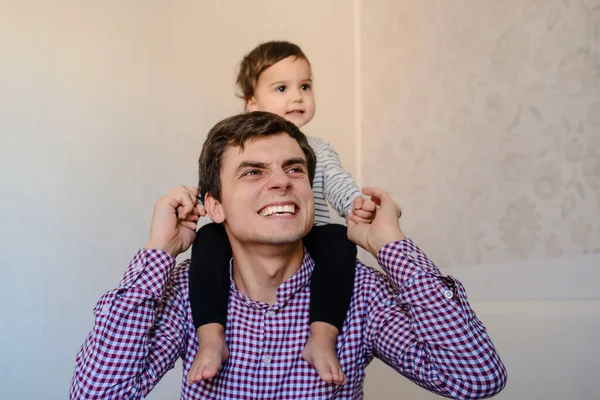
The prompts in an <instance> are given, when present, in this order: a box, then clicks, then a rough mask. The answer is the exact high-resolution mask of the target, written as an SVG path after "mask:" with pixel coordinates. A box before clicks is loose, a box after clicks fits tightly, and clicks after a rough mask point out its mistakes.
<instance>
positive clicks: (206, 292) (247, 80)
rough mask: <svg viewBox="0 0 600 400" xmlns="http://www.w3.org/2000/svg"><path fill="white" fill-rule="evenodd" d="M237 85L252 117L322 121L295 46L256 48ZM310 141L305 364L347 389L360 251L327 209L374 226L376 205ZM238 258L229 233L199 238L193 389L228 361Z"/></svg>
mask: <svg viewBox="0 0 600 400" xmlns="http://www.w3.org/2000/svg"><path fill="white" fill-rule="evenodd" d="M237 84H238V85H239V87H240V89H241V92H242V96H243V98H244V101H245V103H246V111H247V112H252V111H268V112H272V113H274V114H278V115H280V116H282V117H284V118H286V119H287V120H289V121H290V122H293V123H294V124H295V125H296V126H297V127H299V128H301V127H302V126H304V125H306V124H307V123H309V122H310V121H311V120H312V118H313V116H314V114H315V101H314V94H313V91H312V73H311V67H310V63H309V61H308V59H307V58H306V56H305V55H304V53H303V52H302V50H301V49H300V48H299V47H298V46H296V45H294V44H292V43H289V42H267V43H263V44H261V45H259V46H258V47H256V48H255V49H254V50H252V51H251V52H250V53H248V55H246V56H245V57H244V59H243V60H242V62H241V65H240V71H239V74H238V78H237ZM308 140H309V143H310V145H311V147H312V148H313V150H314V152H315V155H316V157H317V167H316V171H315V178H314V181H313V192H314V198H315V226H314V227H313V229H312V230H311V232H310V233H309V234H308V235H307V236H306V237H305V238H304V240H303V242H304V246H305V247H306V249H307V250H308V253H309V254H310V255H311V257H312V258H313V260H314V261H315V266H314V271H313V274H312V278H311V301H310V324H311V325H310V336H309V339H308V342H307V343H306V345H305V348H304V351H303V354H302V356H303V358H304V359H305V360H306V361H308V362H309V363H310V364H311V365H313V366H314V367H315V368H316V369H317V372H318V373H319V375H320V376H321V378H322V379H323V380H325V381H327V382H334V383H336V384H345V383H346V377H345V375H344V373H343V371H342V369H341V367H340V364H339V360H338V358H337V355H336V352H335V343H336V339H337V336H338V334H339V332H340V331H341V329H342V326H343V323H344V320H345V317H346V313H347V311H348V307H349V306H350V299H351V297H352V291H353V288H354V272H355V271H354V267H355V261H356V246H355V245H354V244H353V243H352V242H350V241H349V240H348V239H347V236H346V228H345V227H344V226H342V225H334V224H329V211H328V207H327V202H329V203H330V204H331V205H332V206H333V208H335V209H336V211H337V212H338V213H339V214H340V215H341V216H343V217H348V216H349V215H350V214H351V213H352V214H354V217H356V218H358V219H359V220H361V221H364V222H370V221H371V220H372V219H373V217H374V212H375V209H376V205H375V204H374V203H373V202H372V201H370V200H365V199H363V198H362V197H361V194H360V191H359V189H358V187H357V186H356V184H355V183H354V181H353V180H352V177H351V176H350V174H349V173H348V172H347V171H346V170H344V169H343V168H342V166H341V164H340V160H339V157H338V155H337V153H336V152H335V150H334V149H333V148H332V147H331V146H330V145H329V144H328V143H326V142H324V141H322V140H320V139H316V138H308ZM200 200H202V199H200ZM331 248H335V249H336V252H335V257H334V256H333V254H330V253H329V249H331ZM340 254H343V256H342V257H340ZM231 257H232V253H231V248H230V246H229V241H228V239H227V235H226V233H225V229H224V228H223V226H222V225H220V224H208V225H205V226H204V227H202V228H201V229H200V230H199V231H198V234H197V236H196V241H195V242H194V246H193V248H192V261H191V265H190V280H189V284H190V303H191V308H192V316H193V319H194V326H195V327H196V329H197V332H198V339H199V349H198V353H197V354H196V357H195V359H194V362H193V364H192V367H191V368H190V372H189V373H188V378H187V379H188V381H189V382H197V381H198V380H200V379H210V378H212V377H214V376H215V375H216V374H217V372H218V370H219V369H220V367H221V364H222V363H223V362H224V361H225V360H226V359H227V358H228V357H229V350H228V348H227V344H226V340H225V328H224V327H225V325H226V318H227V306H228V299H229V288H230V284H231V279H230V270H229V262H230V260H231Z"/></svg>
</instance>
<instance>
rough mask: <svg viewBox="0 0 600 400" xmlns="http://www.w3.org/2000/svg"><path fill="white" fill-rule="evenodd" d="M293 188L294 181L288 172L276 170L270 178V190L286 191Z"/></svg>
mask: <svg viewBox="0 0 600 400" xmlns="http://www.w3.org/2000/svg"><path fill="white" fill-rule="evenodd" d="M290 186H292V180H291V179H290V176H289V175H288V174H287V172H286V171H284V170H283V169H276V170H275V171H273V172H272V173H271V176H270V177H269V190H275V191H286V190H287V189H289V188H290Z"/></svg>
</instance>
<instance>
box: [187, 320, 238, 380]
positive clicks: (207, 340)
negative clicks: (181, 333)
mask: <svg viewBox="0 0 600 400" xmlns="http://www.w3.org/2000/svg"><path fill="white" fill-rule="evenodd" d="M198 341H199V347H198V352H197V353H196V357H194V362H193V363H192V368H190V372H189V373H188V376H187V381H188V383H196V382H198V381H200V380H202V379H211V378H213V377H214V376H215V375H217V372H219V370H220V369H221V365H222V364H223V363H224V362H225V360H227V359H228V358H229V349H228V348H227V343H226V342H225V329H224V328H223V326H222V325H220V324H207V325H202V326H201V327H200V328H198Z"/></svg>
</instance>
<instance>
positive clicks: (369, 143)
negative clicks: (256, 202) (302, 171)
mask: <svg viewBox="0 0 600 400" xmlns="http://www.w3.org/2000/svg"><path fill="white" fill-rule="evenodd" d="M360 18H361V20H360V29H361V30H360V40H361V44H360V46H361V66H360V67H361V71H362V74H361V78H360V79H361V91H360V93H361V113H362V116H363V119H362V126H361V131H362V137H363V139H362V143H363V149H362V165H361V168H362V171H363V172H362V174H363V177H364V184H366V185H373V186H378V187H382V188H385V189H387V190H389V191H390V192H391V193H392V195H393V196H394V198H395V199H396V200H397V201H398V202H399V203H400V204H401V206H402V207H403V209H404V216H403V218H402V226H403V228H404V230H405V231H406V233H407V234H408V235H409V236H411V237H413V238H415V239H416V241H417V242H418V243H419V244H420V245H421V246H422V247H423V248H424V249H425V250H426V251H427V252H428V253H429V254H430V255H431V256H432V257H433V259H435V260H436V261H437V262H438V263H439V264H440V265H442V266H462V265H469V264H477V263H482V262H495V261H499V262H504V261H512V260H524V259H546V258H553V257H563V256H569V255H574V254H584V253H590V252H600V0H504V1H494V0H487V1H484V0H481V1H475V0H453V1H444V0H424V1H421V2H414V1H410V0H378V1H376V2H367V1H363V2H361V4H360Z"/></svg>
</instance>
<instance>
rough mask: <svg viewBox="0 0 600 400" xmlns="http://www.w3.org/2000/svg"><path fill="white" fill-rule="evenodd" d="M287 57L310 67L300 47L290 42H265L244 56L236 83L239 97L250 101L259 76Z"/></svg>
mask: <svg viewBox="0 0 600 400" xmlns="http://www.w3.org/2000/svg"><path fill="white" fill-rule="evenodd" d="M288 57H295V58H297V59H300V60H304V61H306V62H307V63H308V65H310V62H309V61H308V58H306V55H304V53H303V52H302V50H301V49H300V47H299V46H297V45H295V44H293V43H290V42H280V41H271V42H265V43H262V44H260V45H258V46H257V47H256V48H254V50H252V51H251V52H250V53H248V54H246V56H245V57H244V58H243V59H242V62H241V63H240V71H239V73H238V76H237V81H236V83H237V85H238V86H239V87H240V90H241V93H240V95H239V96H240V97H241V98H242V99H244V100H245V101H248V100H250V99H251V98H252V96H254V88H255V87H256V83H257V82H258V77H259V76H260V74H262V73H263V72H264V70H266V69H267V68H269V67H270V66H272V65H273V64H275V63H278V62H279V61H281V60H283V59H285V58H288Z"/></svg>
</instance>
